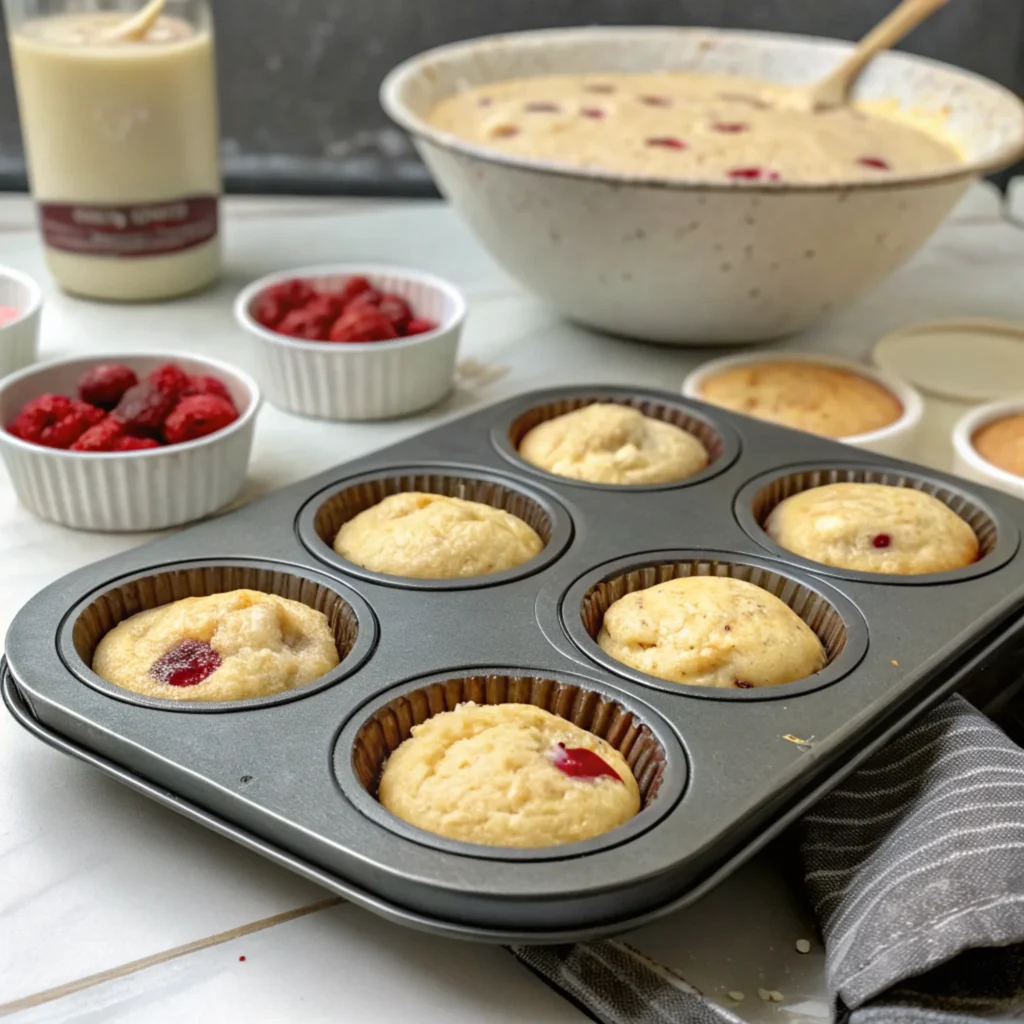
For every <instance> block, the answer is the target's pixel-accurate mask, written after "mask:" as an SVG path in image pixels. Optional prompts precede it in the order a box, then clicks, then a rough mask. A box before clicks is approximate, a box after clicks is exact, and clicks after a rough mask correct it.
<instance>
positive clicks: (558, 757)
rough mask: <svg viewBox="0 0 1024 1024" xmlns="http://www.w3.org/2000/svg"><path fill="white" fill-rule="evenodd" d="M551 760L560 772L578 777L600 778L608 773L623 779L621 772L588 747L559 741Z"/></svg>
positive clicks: (614, 777)
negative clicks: (568, 745) (569, 745)
mask: <svg viewBox="0 0 1024 1024" xmlns="http://www.w3.org/2000/svg"><path fill="white" fill-rule="evenodd" d="M551 760H552V761H553V762H554V765H555V767H556V768H557V769H558V770H559V771H560V772H564V773H565V774H566V775H571V776H572V777H573V778H576V779H598V778H600V777H601V776H602V775H607V776H608V777H609V778H612V779H618V780H619V782H621V781H622V777H621V776H620V775H619V773H618V772H617V771H615V769H614V768H612V766H611V765H610V764H609V763H608V762H607V761H606V760H605V759H604V758H603V757H601V756H600V755H599V754H595V753H594V752H593V751H592V750H587V748H586V747H567V746H566V745H565V744H564V743H558V744H556V745H555V747H554V750H552V752H551Z"/></svg>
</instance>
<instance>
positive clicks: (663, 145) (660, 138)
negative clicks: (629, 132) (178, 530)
mask: <svg viewBox="0 0 1024 1024" xmlns="http://www.w3.org/2000/svg"><path fill="white" fill-rule="evenodd" d="M647 145H648V146H654V147H655V148H657V149H686V148H687V146H686V143H685V142H683V140H682V139H677V138H675V137H674V136H671V135H657V136H655V137H654V138H652V139H648V140H647Z"/></svg>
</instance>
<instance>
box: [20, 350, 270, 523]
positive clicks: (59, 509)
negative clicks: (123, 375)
mask: <svg viewBox="0 0 1024 1024" xmlns="http://www.w3.org/2000/svg"><path fill="white" fill-rule="evenodd" d="M108 362H118V363H125V364H127V365H128V366H130V367H131V368H132V369H133V370H135V372H136V373H137V374H138V375H139V376H140V377H142V376H144V375H145V374H147V373H149V371H150V370H153V369H155V368H156V367H157V366H160V365H162V364H163V363H172V362H173V363H177V364H178V365H179V366H181V368H182V369H183V370H185V371H186V372H187V373H190V374H208V375H210V376H214V377H219V378H220V379H221V380H222V381H223V382H224V384H225V385H226V386H227V389H228V391H229V392H230V393H231V397H232V398H233V399H234V402H235V405H237V406H238V411H239V417H238V419H237V420H235V422H234V423H232V424H230V425H229V426H227V427H225V428H224V429H223V430H219V431H218V432H217V433H215V434H210V435H209V436H208V437H202V438H200V439H199V440H198V441H189V442H188V443H186V444H178V445H168V446H167V447H166V448H153V449H149V450H143V451H136V452H71V451H61V450H57V449H54V448H43V447H42V446H41V445H36V444H30V443H29V442H27V441H23V440H21V438H18V437H15V436H14V435H13V434H9V433H8V432H7V431H6V430H5V429H0V455H2V456H3V460H4V462H5V463H6V465H7V471H8V473H9V474H10V477H11V482H12V483H13V484H14V489H15V491H16V492H17V495H18V498H19V500H20V501H21V503H22V504H23V505H24V506H25V507H26V508H27V509H28V510H29V511H30V512H32V513H33V514H34V515H37V516H39V517H40V518H42V519H49V520H51V521H52V522H55V523H60V524H61V525H63V526H70V527H73V528H74V529H78V530H103V531H109V532H131V531H139V530H162V529H165V528H166V527H169V526H177V525H179V524H181V523H187V522H190V521H191V520H193V519H200V518H202V517H203V516H206V515H209V514H210V513H211V512H215V511H217V509H220V508H222V507H223V506H224V505H226V504H227V503H228V502H229V501H231V500H232V498H234V497H235V496H236V495H237V494H238V492H239V491H240V490H241V488H242V484H243V483H244V482H245V476H246V472H247V470H248V466H249V455H250V452H251V451H252V439H253V431H254V428H255V426H256V414H257V412H258V411H259V407H260V391H259V388H258V387H257V386H256V382H255V381H254V380H253V379H252V378H251V377H250V376H249V375H248V374H246V373H243V372H242V371H241V370H238V369H236V368H235V367H233V366H230V365H228V364H227V363H222V362H220V361H219V360H215V359H207V358H205V357H203V356H197V355H182V354H179V353H177V352H173V353H172V352H165V353H160V354H154V353H152V352H146V353H142V352H139V353H117V354H116V355H108V356H95V355H93V356H79V357H76V358H74V359H61V360H58V361H56V362H52V363H44V364H41V365H39V366H32V367H29V368H27V369H25V370H22V371H21V372H20V373H15V374H13V375H11V376H10V377H8V378H6V380H4V381H2V382H0V425H3V426H6V425H7V424H9V423H10V422H11V421H12V420H13V419H14V418H15V416H17V414H18V411H19V410H20V409H21V407H22V406H23V405H24V404H25V402H27V401H28V400H29V399H31V398H35V397H37V396H38V395H41V394H44V393H48V392H49V393H53V394H60V395H68V396H74V395H75V394H76V389H77V385H78V379H79V378H80V377H81V375H82V374H83V373H84V372H85V371H86V370H88V369H89V368H90V367H93V366H97V365H99V364H100V363H108Z"/></svg>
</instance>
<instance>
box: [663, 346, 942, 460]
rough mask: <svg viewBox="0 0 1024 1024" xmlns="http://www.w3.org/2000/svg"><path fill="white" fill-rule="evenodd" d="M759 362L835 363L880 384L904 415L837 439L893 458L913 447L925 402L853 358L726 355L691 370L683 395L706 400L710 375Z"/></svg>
mask: <svg viewBox="0 0 1024 1024" xmlns="http://www.w3.org/2000/svg"><path fill="white" fill-rule="evenodd" d="M758 363H818V364H820V365H822V366H834V367H838V368H839V369H841V370H849V371H850V372H851V373H859V374H860V375H861V376H862V377H866V378H867V379H868V380H872V381H874V382H875V383H876V384H879V385H881V387H883V388H885V389H886V391H890V392H891V393H892V394H894V395H895V396H896V397H897V398H898V399H899V401H900V404H901V405H902V406H903V414H902V415H901V416H900V418H899V419H898V420H895V421H894V422H893V423H890V424H889V425H888V426H885V427H881V428H880V429H879V430H871V431H869V432H868V433H866V434H856V435H855V436H852V437H840V438H837V439H836V440H838V441H842V442H843V444H849V445H853V447H854V448H863V449H864V450H865V451H869V452H877V453H878V454H879V455H891V456H893V457H895V458H901V457H902V458H906V457H908V456H909V454H910V452H911V449H912V447H913V443H914V438H915V436H916V435H917V431H918V428H919V427H920V425H921V417H922V416H923V415H924V401H923V399H922V398H921V395H920V394H919V393H918V391H917V390H916V389H915V388H913V387H911V386H910V385H909V384H907V383H906V382H905V381H903V380H900V379H899V378H898V377H893V376H891V375H890V374H887V373H881V372H879V371H878V370H876V369H874V368H873V367H870V366H865V365H864V364H863V363H858V362H855V361H854V360H852V359H841V358H839V357H838V356H823V355H818V354H817V353H807V352H782V351H778V350H774V351H772V352H758V353H756V354H748V355H742V356H728V357H726V358H724V359H712V360H711V361H710V362H707V363H703V364H702V365H700V366H698V367H697V369H696V370H694V371H693V372H692V373H690V374H689V375H688V376H687V378H686V380H684V381H683V394H684V395H685V396H686V397H687V398H695V399H696V400H697V401H698V402H702V401H705V399H704V398H702V396H701V388H702V387H703V386H704V382H705V381H706V380H708V379H709V378H710V377H714V376H717V375H718V374H719V373H723V372H724V371H725V370H732V369H734V368H735V367H737V366H756V365H757V364H758Z"/></svg>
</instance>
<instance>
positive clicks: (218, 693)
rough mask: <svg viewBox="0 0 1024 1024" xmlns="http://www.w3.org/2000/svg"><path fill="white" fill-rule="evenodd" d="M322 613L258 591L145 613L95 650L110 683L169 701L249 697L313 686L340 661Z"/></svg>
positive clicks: (96, 667)
mask: <svg viewBox="0 0 1024 1024" xmlns="http://www.w3.org/2000/svg"><path fill="white" fill-rule="evenodd" d="M339 661H340V659H339V657H338V648H337V646H336V645H335V643H334V635H333V634H332V632H331V629H330V627H329V626H328V624H327V618H326V616H325V615H324V614H323V613H322V612H318V611H317V610H316V609H314V608H310V607H308V606H307V605H304V604H301V603H300V602H298V601H289V600H288V599H287V598H284V597H278V596H277V595H276V594H264V593H261V592H260V591H257V590H232V591H230V592H228V593H226V594H211V595H210V596H209V597H186V598H185V599H184V600H181V601H175V602H174V603H173V604H167V605H162V606H161V607H159V608H151V609H150V610H149V611H146V612H139V613H138V615H133V616H131V618H128V619H125V620H124V621H123V622H121V623H119V624H118V625H116V626H115V627H114V628H113V629H112V630H111V631H110V632H109V633H107V635H106V636H105V637H103V639H102V640H101V641H100V642H99V645H98V646H97V647H96V653H95V654H94V655H93V659H92V668H93V671H94V672H95V673H96V674H97V675H98V676H100V677H101V678H102V679H105V680H106V681H107V682H108V683H113V684H114V685H115V686H121V687H123V688H124V689H126V690H133V691H134V692H135V693H141V694H144V695H145V696H147V697H160V698H162V699H163V700H214V701H216V700H245V699H246V698H247V697H266V696H269V695H270V694H274V693H281V692H283V691H284V690H292V689H294V688H295V687H296V686H302V685H304V684H305V683H310V682H312V681H313V680H314V679H318V678H319V677H320V676H322V675H324V674H326V673H327V672H330V671H331V669H333V668H334V667H335V666H336V665H337V664H338V662H339Z"/></svg>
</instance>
